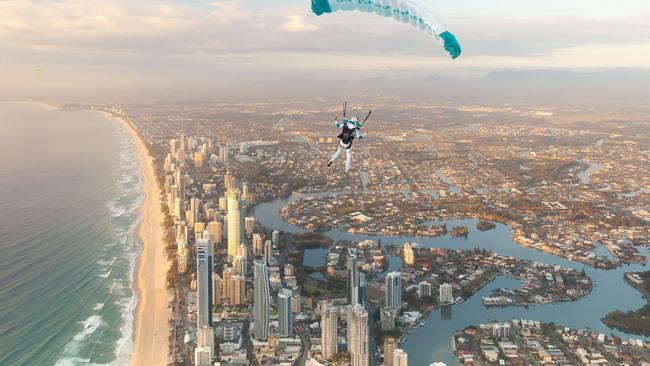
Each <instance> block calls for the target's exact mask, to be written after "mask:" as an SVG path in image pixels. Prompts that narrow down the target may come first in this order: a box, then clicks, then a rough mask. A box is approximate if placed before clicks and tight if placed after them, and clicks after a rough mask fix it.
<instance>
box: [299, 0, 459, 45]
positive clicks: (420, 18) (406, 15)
mask: <svg viewBox="0 0 650 366" xmlns="http://www.w3.org/2000/svg"><path fill="white" fill-rule="evenodd" d="M311 10H312V12H313V13H314V14H316V15H322V14H325V13H333V12H335V11H337V10H342V11H352V10H359V11H362V12H365V13H375V14H377V15H381V16H383V17H387V18H394V19H395V20H398V21H401V22H404V23H410V24H411V25H412V26H413V27H415V28H418V29H420V30H422V31H424V32H426V33H428V34H429V35H430V36H431V37H433V38H434V39H436V40H442V44H443V47H444V48H445V50H446V51H447V52H449V54H450V55H451V58H457V57H458V56H460V53H461V48H460V45H459V44H458V41H457V40H456V37H454V35H453V34H451V33H449V31H447V29H446V28H445V26H444V25H442V22H441V21H440V20H439V19H438V17H436V16H435V15H433V13H432V12H431V11H430V10H429V9H427V7H425V6H423V5H420V4H418V3H417V2H415V1H411V0H311Z"/></svg>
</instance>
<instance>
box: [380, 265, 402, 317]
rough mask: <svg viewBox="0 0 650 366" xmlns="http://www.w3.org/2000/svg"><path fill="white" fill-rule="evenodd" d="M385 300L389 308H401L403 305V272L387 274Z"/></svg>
mask: <svg viewBox="0 0 650 366" xmlns="http://www.w3.org/2000/svg"><path fill="white" fill-rule="evenodd" d="M384 295H385V296H384V300H385V303H386V307H387V308H393V309H399V308H401V307H402V274H401V273H399V272H390V273H388V274H387V275H386V285H385V286H384Z"/></svg>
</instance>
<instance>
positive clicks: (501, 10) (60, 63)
mask: <svg viewBox="0 0 650 366" xmlns="http://www.w3.org/2000/svg"><path fill="white" fill-rule="evenodd" d="M428 3H430V4H431V7H432V8H433V9H435V12H436V14H437V15H438V16H440V18H441V19H443V21H444V22H445V24H446V26H447V27H448V28H449V29H450V30H451V31H453V32H454V33H455V34H456V35H457V37H458V38H459V40H460V42H461V44H462V45H463V55H462V56H461V57H460V58H459V59H457V60H451V59H450V58H449V57H448V56H447V55H445V54H444V52H443V51H442V50H440V49H439V47H438V46H437V45H436V44H435V42H433V41H432V40H431V39H429V38H428V37H427V36H426V35H424V34H420V33H419V32H414V31H412V30H411V29H409V27H408V26H405V25H403V24H400V23H398V22H394V21H391V20H387V19H383V18H381V17H376V16H372V15H368V14H361V13H353V14H343V13H337V14H333V15H329V16H322V17H316V16H315V15H313V14H311V12H310V8H309V1H304V0H303V1H298V0H283V1H276V2H274V3H273V4H268V2H264V1H260V0H223V1H194V2H190V1H162V2H154V1H149V0H146V1H135V2H128V1H122V0H120V1H115V2H111V3H110V4H106V3H104V2H99V1H96V0H91V1H79V0H63V1H27V0H16V1H6V2H1V3H0V19H2V20H1V21H0V50H2V56H0V65H2V67H1V68H0V77H1V79H2V80H3V86H4V88H2V89H3V93H2V94H0V98H2V99H25V98H37V99H38V98H40V99H55V100H80V99H81V100H89V101H91V100H92V101H99V100H102V99H103V98H106V99H108V100H111V101H119V100H120V99H124V98H130V97H136V96H137V97H147V96H150V97H152V98H164V97H165V96H168V97H172V96H175V95H177V96H184V95H187V94H188V93H190V94H193V93H195V94H198V95H200V94H201V93H205V94H210V93H214V94H215V95H216V96H219V97H221V96H224V95H225V96H228V95H229V93H231V94H232V93H237V94H241V96H245V95H246V93H247V92H248V91H255V90H256V87H255V86H256V85H258V84H259V83H266V82H269V81H274V82H277V81H283V80H287V81H294V80H314V81H332V80H339V81H347V80H351V81H358V80H362V79H365V78H375V77H386V78H395V79H400V78H420V77H423V76H432V75H440V76H443V77H450V78H461V79H468V78H475V77H484V76H486V75H489V74H490V73H491V72H495V71H501V70H540V69H543V70H563V71H589V72H592V71H610V70H620V69H625V70H642V71H644V72H645V71H647V70H650V68H648V67H649V65H650V30H649V29H648V26H647V25H646V20H647V18H648V17H649V16H650V5H649V4H647V3H646V2H644V1H641V0H633V1H626V2H625V6H621V5H620V4H613V3H611V2H609V1H587V0H578V1H573V2H571V4H566V3H565V2H562V1H558V0H551V1H545V2H543V3H532V4H531V3H526V4H523V3H521V2H517V1H514V0H498V1H497V0H488V1H478V0H465V1H458V2H453V3H450V2H442V1H437V0H436V1H433V0H430V1H428ZM296 92H297V94H300V91H296ZM230 96H232V95H230Z"/></svg>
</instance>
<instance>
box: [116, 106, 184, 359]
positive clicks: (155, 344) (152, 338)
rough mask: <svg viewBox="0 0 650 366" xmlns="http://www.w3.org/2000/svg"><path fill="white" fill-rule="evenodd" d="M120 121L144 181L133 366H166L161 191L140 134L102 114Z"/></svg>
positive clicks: (166, 298) (168, 312) (167, 316)
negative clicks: (131, 143)
mask: <svg viewBox="0 0 650 366" xmlns="http://www.w3.org/2000/svg"><path fill="white" fill-rule="evenodd" d="M103 113H104V114H105V115H106V116H107V117H108V118H109V119H112V120H115V121H117V122H118V123H119V124H120V125H122V127H123V128H124V129H125V130H126V131H127V132H128V133H129V135H130V136H131V138H132V140H133V143H134V144H135V147H136V155H137V158H138V161H139V164H140V171H141V174H142V178H143V184H142V189H143V193H144V200H143V201H142V205H141V206H140V213H141V216H142V219H141V221H140V224H139V225H138V227H137V228H136V233H137V239H138V241H139V242H140V243H141V251H140V253H139V255H138V259H137V262H136V265H135V269H134V273H133V274H134V283H133V285H134V291H135V292H136V298H137V299H138V300H137V305H136V307H135V310H134V312H133V349H132V352H131V356H130V359H129V364H130V365H152V366H156V365H167V361H168V358H167V356H168V353H169V334H170V332H169V325H168V324H169V319H170V318H171V310H170V309H169V307H168V303H169V295H168V294H167V290H166V280H167V271H168V269H169V266H170V262H169V260H168V258H167V257H166V256H165V248H164V245H163V242H162V238H163V235H164V228H163V225H162V223H163V220H164V217H163V213H162V211H161V202H160V188H159V187H158V182H157V180H156V176H155V171H154V166H153V159H152V157H151V156H150V155H149V150H148V149H147V146H146V145H145V143H144V141H142V139H141V137H140V135H139V134H138V133H137V131H136V130H135V129H134V128H133V127H132V126H131V124H129V122H128V121H126V120H125V119H124V118H122V117H120V116H116V115H113V114H111V113H107V112H103Z"/></svg>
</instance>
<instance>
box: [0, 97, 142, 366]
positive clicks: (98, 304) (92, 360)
mask: <svg viewBox="0 0 650 366" xmlns="http://www.w3.org/2000/svg"><path fill="white" fill-rule="evenodd" d="M0 130H1V131H2V133H1V134H0V252H1V253H2V255H1V256H0V340H1V341H0V365H77V364H119V365H123V364H126V363H128V357H129V353H130V348H131V323H132V319H131V313H132V309H133V306H134V304H135V298H134V296H133V292H132V290H131V277H132V275H131V274H132V268H133V265H134V263H135V256H136V254H137V245H136V244H135V242H134V239H133V236H132V232H133V229H134V227H135V225H136V224H137V221H138V220H139V213H138V211H137V208H138V207H139V202H140V201H141V188H140V186H141V181H140V176H139V169H138V162H137V160H136V156H135V148H134V146H133V144H132V142H131V140H130V138H129V136H128V135H127V134H126V132H125V131H123V130H122V128H121V127H120V126H119V125H117V124H116V123H114V122H112V121H110V120H108V119H107V118H105V117H104V116H103V115H101V114H99V113H97V112H65V111H59V110H56V109H53V108H49V107H46V106H43V105H38V104H29V103H0Z"/></svg>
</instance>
